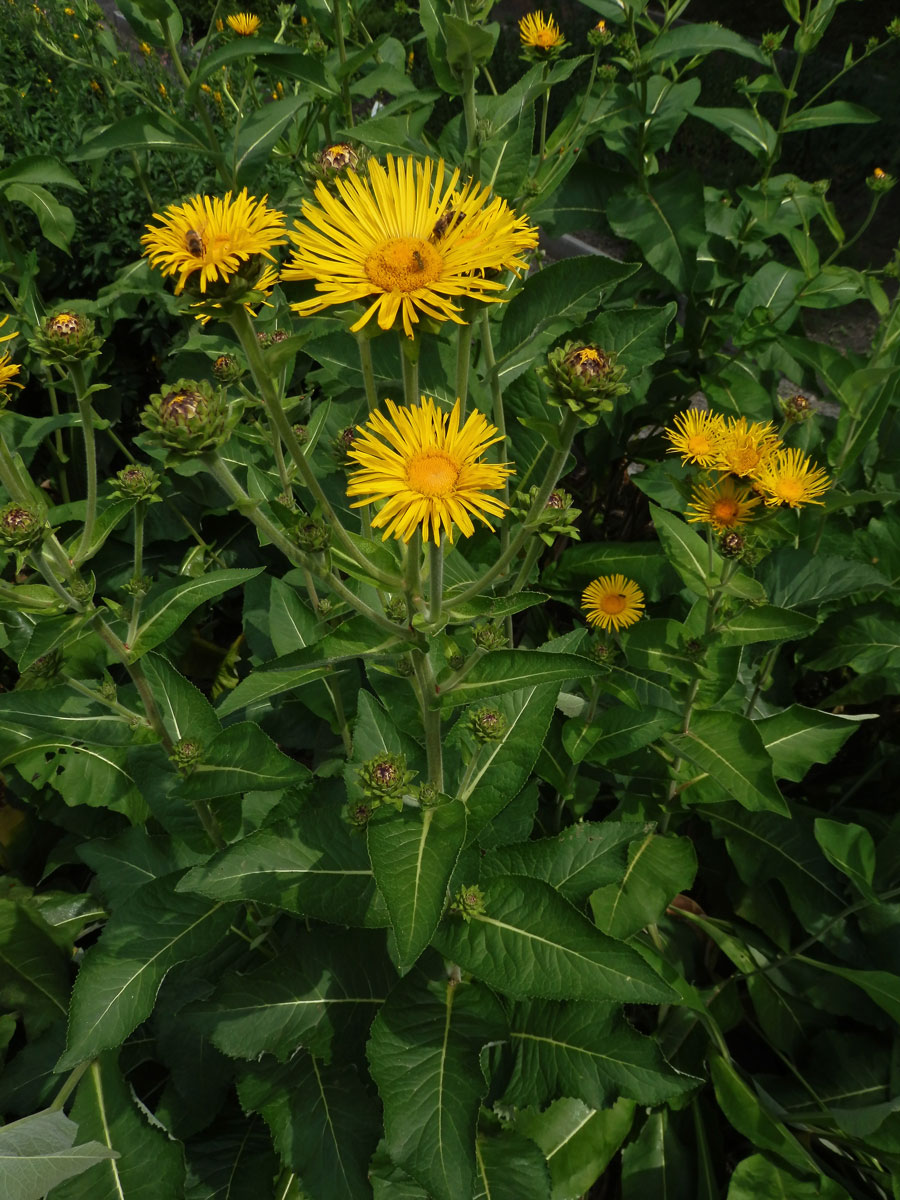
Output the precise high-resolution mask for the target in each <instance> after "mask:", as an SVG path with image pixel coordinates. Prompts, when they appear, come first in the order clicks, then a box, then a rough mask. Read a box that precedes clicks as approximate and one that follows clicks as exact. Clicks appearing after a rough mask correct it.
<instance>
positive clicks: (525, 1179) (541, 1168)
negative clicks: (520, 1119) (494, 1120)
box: [473, 1133, 550, 1200]
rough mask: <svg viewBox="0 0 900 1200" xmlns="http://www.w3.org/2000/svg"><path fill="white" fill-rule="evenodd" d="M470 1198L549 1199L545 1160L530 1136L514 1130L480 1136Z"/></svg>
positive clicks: (496, 1199) (548, 1175) (490, 1199)
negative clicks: (473, 1188)
mask: <svg viewBox="0 0 900 1200" xmlns="http://www.w3.org/2000/svg"><path fill="white" fill-rule="evenodd" d="M475 1154H476V1159H477V1163H478V1178H477V1179H476V1181H475V1192H474V1195H473V1200H550V1170H549V1168H548V1166H547V1160H546V1158H544V1156H543V1154H542V1153H541V1152H540V1150H539V1149H538V1148H537V1146H536V1145H535V1144H534V1142H532V1141H531V1140H530V1139H529V1138H526V1137H520V1136H519V1135H518V1134H515V1133H501V1134H498V1135H497V1136H496V1137H479V1139H478V1142H477V1143H476V1146H475Z"/></svg>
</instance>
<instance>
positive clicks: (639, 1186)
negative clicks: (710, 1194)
mask: <svg viewBox="0 0 900 1200" xmlns="http://www.w3.org/2000/svg"><path fill="white" fill-rule="evenodd" d="M694 1183H695V1181H694V1164H693V1161H692V1159H691V1155H690V1154H689V1153H688V1151H687V1149H686V1148H685V1146H684V1145H683V1144H682V1142H680V1141H679V1140H678V1138H677V1137H676V1135H675V1132H674V1130H673V1129H672V1121H671V1113H670V1112H669V1110H668V1109H665V1108H664V1109H661V1110H659V1111H657V1112H651V1113H649V1114H648V1115H647V1118H646V1120H645V1121H644V1125H643V1128H642V1129H641V1131H640V1134H639V1135H638V1136H637V1137H636V1138H635V1139H634V1141H630V1142H629V1143H628V1145H627V1146H626V1147H625V1149H624V1150H623V1152H622V1200H650V1197H653V1200H663V1198H665V1200H697V1192H696V1189H695V1186H694Z"/></svg>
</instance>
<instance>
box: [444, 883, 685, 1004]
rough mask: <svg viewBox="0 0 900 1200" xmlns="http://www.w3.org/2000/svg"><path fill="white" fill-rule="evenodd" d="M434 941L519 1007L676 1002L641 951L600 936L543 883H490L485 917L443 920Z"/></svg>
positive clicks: (483, 913) (479, 915) (453, 959)
mask: <svg viewBox="0 0 900 1200" xmlns="http://www.w3.org/2000/svg"><path fill="white" fill-rule="evenodd" d="M433 940H434V945H435V946H436V947H437V948H438V950H440V951H441V953H442V954H443V955H444V956H445V957H446V958H449V959H450V960H451V961H452V962H456V963H459V964H460V966H461V967H463V969H464V970H466V971H471V972H472V974H473V975H475V976H476V977H477V978H479V979H482V980H484V982H485V983H488V984H489V985H490V986H491V987H495V988H498V989H499V990H500V991H502V992H505V993H506V994H507V995H509V996H512V997H514V998H516V999H527V998H529V997H531V996H535V997H539V998H544V999H548V1000H619V1001H622V1002H627V1001H635V1002H637V1003H642V1002H647V1003H653V1002H656V1001H661V1002H663V1003H665V1002H666V1001H667V1000H671V999H672V992H671V990H670V988H669V987H668V986H667V985H666V984H665V983H663V981H662V980H661V979H660V977H659V976H658V975H657V974H656V972H655V971H653V970H652V969H651V968H650V967H648V966H647V964H646V963H645V962H644V960H643V959H642V958H641V956H640V955H639V954H638V953H637V952H636V951H634V950H632V949H631V947H629V946H625V945H623V944H621V943H619V942H615V941H613V940H612V938H608V937H606V935H605V934H602V933H600V931H599V930H598V929H596V928H595V927H594V926H593V925H592V924H591V923H590V922H589V921H588V920H587V918H586V917H584V916H582V914H581V913H580V912H579V911H578V910H577V909H575V908H573V907H572V906H571V905H570V904H569V903H568V902H567V901H565V900H564V899H563V898H562V896H560V895H559V893H558V892H556V891H555V890H554V889H553V888H552V887H550V886H549V885H548V884H546V883H542V882H541V881H540V880H537V879H524V878H519V877H516V876H507V877H501V878H498V879H494V880H492V881H491V882H490V883H489V884H488V885H487V887H486V888H485V890H484V911H483V912H481V913H472V914H471V915H470V920H469V921H468V922H464V921H462V920H461V919H460V918H459V917H456V916H453V915H450V916H447V917H445V918H444V920H443V921H442V922H441V924H440V926H439V927H438V930H437V933H436V934H435V937H434V939H433Z"/></svg>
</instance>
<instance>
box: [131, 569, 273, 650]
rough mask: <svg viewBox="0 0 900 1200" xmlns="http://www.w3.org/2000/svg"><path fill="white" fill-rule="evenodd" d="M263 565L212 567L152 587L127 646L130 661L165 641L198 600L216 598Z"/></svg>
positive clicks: (257, 573)
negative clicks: (158, 587)
mask: <svg viewBox="0 0 900 1200" xmlns="http://www.w3.org/2000/svg"><path fill="white" fill-rule="evenodd" d="M262 570H263V568H262V567H255V568H253V569H247V568H243V567H237V568H234V569H232V570H228V571H211V572H210V573H209V574H208V575H201V576H200V577H199V578H198V579H190V580H188V581H186V582H185V583H179V584H178V585H177V586H176V587H171V588H163V589H162V590H161V591H156V590H155V589H154V591H153V592H151V594H150V596H149V597H148V598H147V600H146V601H145V604H146V608H145V609H144V614H143V616H144V619H143V621H142V622H141V624H140V627H139V628H138V631H137V636H136V637H135V639H134V643H133V645H131V646H130V647H129V653H130V657H131V661H132V662H134V661H136V660H137V659H139V658H141V657H142V656H143V655H144V654H146V653H147V651H148V650H152V649H153V648H154V646H158V645H159V644H160V642H164V641H165V640H166V638H168V637H169V636H170V635H171V634H173V633H174V632H175V630H176V629H177V628H178V627H179V626H180V625H181V623H182V622H183V621H184V620H186V618H187V617H188V616H190V614H191V613H192V612H193V611H194V610H195V609H197V608H199V607H200V605H201V604H205V603H206V602H207V601H208V600H215V599H216V597H217V596H221V595H222V594H223V593H224V592H227V591H230V590H231V588H234V587H239V586H240V585H241V584H245V583H247V581H248V580H250V579H254V578H255V577H256V576H257V575H259V574H260V572H261V571H262Z"/></svg>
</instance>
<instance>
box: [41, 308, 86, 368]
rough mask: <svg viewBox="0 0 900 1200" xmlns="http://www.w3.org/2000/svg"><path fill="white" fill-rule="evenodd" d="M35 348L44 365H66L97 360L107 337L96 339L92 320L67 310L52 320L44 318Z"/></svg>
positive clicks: (63, 310) (55, 315)
mask: <svg viewBox="0 0 900 1200" xmlns="http://www.w3.org/2000/svg"><path fill="white" fill-rule="evenodd" d="M32 345H33V347H34V349H35V351H36V352H37V354H38V355H39V356H40V357H41V358H42V359H43V360H44V362H46V363H57V364H59V365H64V364H66V363H71V362H78V361H81V360H84V359H88V358H96V356H97V355H98V354H99V353H100V350H101V348H102V346H103V338H102V337H97V336H95V334H94V322H93V321H92V320H91V319H90V317H85V316H82V314H81V313H77V312H74V311H73V310H72V309H70V308H64V309H62V310H61V311H60V312H58V313H54V315H53V316H52V317H45V318H44V320H43V321H42V322H41V327H40V329H39V330H38V332H37V333H36V334H35V335H34V338H33V340H32Z"/></svg>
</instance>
